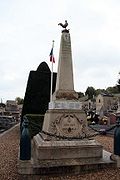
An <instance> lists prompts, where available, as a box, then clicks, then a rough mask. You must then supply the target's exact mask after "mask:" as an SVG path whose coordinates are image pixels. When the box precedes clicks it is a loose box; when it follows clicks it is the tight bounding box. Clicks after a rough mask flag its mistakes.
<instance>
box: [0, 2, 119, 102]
mask: <svg viewBox="0 0 120 180" xmlns="http://www.w3.org/2000/svg"><path fill="white" fill-rule="evenodd" d="M119 8H120V2H119V1H118V0H105V1H104V0H101V1H95V0H84V1H83V0H76V1H75V2H73V0H69V1H68V0H66V1H64V0H58V1H56V0H51V1H49V0H44V1H42V2H41V1H39V0H21V1H15V0H11V1H7V0H6V1H0V27H1V28H0V64H1V65H0V87H1V88H0V95H1V97H2V98H3V97H4V99H5V100H7V99H9V98H10V99H11V98H13V99H14V98H15V97H17V96H22V97H24V93H25V88H26V83H27V79H28V75H29V72H30V70H36V69H37V67H38V65H39V64H40V63H41V62H42V61H46V62H47V63H48V65H49V67H50V68H51V64H50V62H49V53H50V49H51V46H52V40H55V47H54V55H55V58H56V63H55V65H54V70H55V71H57V65H58V56H59V47H60V36H61V27H58V23H59V22H64V20H65V19H67V20H68V23H69V26H68V28H69V29H70V34H71V42H72V55H73V65H74V66H73V67H74V79H75V90H77V91H80V90H81V91H85V90H86V88H87V87H88V86H91V85H92V86H94V87H95V88H105V87H107V86H112V85H114V84H115V83H116V82H117V78H118V72H119V71H120V65H119V59H120V52H119V49H120V43H119V42H120V23H119V22H120V11H119Z"/></svg>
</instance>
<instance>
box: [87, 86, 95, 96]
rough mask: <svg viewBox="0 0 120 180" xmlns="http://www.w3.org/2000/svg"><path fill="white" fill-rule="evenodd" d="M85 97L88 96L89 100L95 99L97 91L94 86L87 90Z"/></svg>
mask: <svg viewBox="0 0 120 180" xmlns="http://www.w3.org/2000/svg"><path fill="white" fill-rule="evenodd" d="M85 95H87V96H88V99H93V97H94V96H96V91H95V89H94V88H93V87H92V86H90V87H88V88H87V89H86V92H85Z"/></svg>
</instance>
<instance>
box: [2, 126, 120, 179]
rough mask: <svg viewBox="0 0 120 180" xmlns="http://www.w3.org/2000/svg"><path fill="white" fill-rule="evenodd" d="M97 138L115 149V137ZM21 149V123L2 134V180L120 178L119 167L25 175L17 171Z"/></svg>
mask: <svg viewBox="0 0 120 180" xmlns="http://www.w3.org/2000/svg"><path fill="white" fill-rule="evenodd" d="M96 139H97V140H98V141H99V142H100V143H101V144H102V145H103V146H104V148H105V149H106V150H108V151H110V152H112V151H113V138H112V137H106V136H97V137H96ZM18 149H19V124H18V125H16V126H15V127H13V128H12V129H10V130H8V131H7V132H4V133H3V134H2V135H0V180H120V170H119V169H104V170H99V171H98V172H90V173H86V174H83V175H76V176H59V177H57V176H56V177H40V176H37V175H36V176H29V177H23V176H20V175H19V174H18V173H17V158H18Z"/></svg>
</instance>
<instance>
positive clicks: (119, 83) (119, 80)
mask: <svg viewBox="0 0 120 180" xmlns="http://www.w3.org/2000/svg"><path fill="white" fill-rule="evenodd" d="M119 75H120V72H119ZM117 88H118V92H119V93H120V78H119V79H118V81H117Z"/></svg>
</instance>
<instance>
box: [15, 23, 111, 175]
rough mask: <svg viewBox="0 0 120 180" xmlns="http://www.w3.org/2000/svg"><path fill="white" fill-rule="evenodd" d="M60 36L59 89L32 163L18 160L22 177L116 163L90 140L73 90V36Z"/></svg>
mask: <svg viewBox="0 0 120 180" xmlns="http://www.w3.org/2000/svg"><path fill="white" fill-rule="evenodd" d="M59 25H61V26H62V27H63V28H64V29H63V30H62V34H61V42H60V51H59V62H58V71H57V81H56V89H55V92H54V94H53V96H52V100H51V101H50V102H49V108H48V110H47V111H46V113H45V116H44V122H43V127H42V131H41V132H39V133H38V134H37V135H36V136H34V137H33V140H32V157H31V160H26V161H21V160H19V163H18V164H19V173H21V174H42V175H46V174H60V173H75V174H78V173H80V172H81V171H82V170H88V169H91V170H93V169H96V168H100V167H106V166H110V165H112V164H113V161H111V160H110V153H109V152H106V151H104V150H103V147H102V145H101V144H100V143H98V142H96V141H95V140H94V139H93V138H90V132H89V130H88V127H87V119H86V114H85V112H84V111H83V109H82V104H81V102H79V100H78V94H77V92H75V90H74V78H73V61H72V49H71V37H70V33H69V30H68V29H66V27H67V25H68V24H67V21H66V24H65V25H63V24H62V23H60V24H59Z"/></svg>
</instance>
